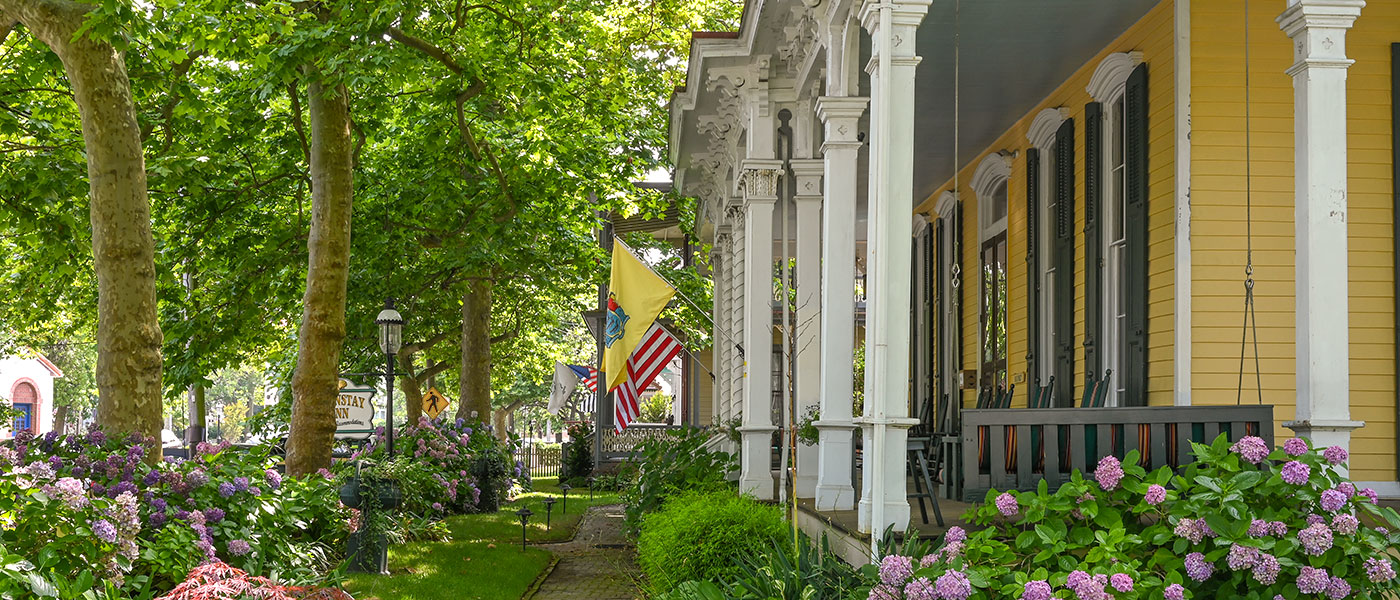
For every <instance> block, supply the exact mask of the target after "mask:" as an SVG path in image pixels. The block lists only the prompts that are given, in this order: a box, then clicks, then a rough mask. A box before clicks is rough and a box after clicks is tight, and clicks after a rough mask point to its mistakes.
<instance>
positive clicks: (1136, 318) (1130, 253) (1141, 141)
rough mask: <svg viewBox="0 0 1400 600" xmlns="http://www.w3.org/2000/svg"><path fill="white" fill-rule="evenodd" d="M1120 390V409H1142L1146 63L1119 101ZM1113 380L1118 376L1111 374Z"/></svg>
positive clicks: (1144, 373) (1144, 383)
mask: <svg viewBox="0 0 1400 600" xmlns="http://www.w3.org/2000/svg"><path fill="white" fill-rule="evenodd" d="M1123 109H1124V119H1123V120H1124V129H1125V131H1124V133H1125V137H1126V138H1127V140H1126V144H1125V147H1124V149H1123V150H1124V156H1123V163H1124V165H1123V167H1124V179H1125V180H1126V181H1125V183H1124V187H1125V188H1127V189H1126V195H1125V198H1124V199H1125V203H1124V204H1125V206H1124V208H1123V215H1124V217H1125V218H1124V224H1123V227H1124V232H1123V233H1124V237H1125V238H1126V239H1125V240H1124V242H1125V249H1124V254H1125V257H1124V263H1125V264H1124V265H1123V274H1124V276H1123V301H1124V305H1123V312H1124V316H1125V317H1126V323H1124V327H1123V329H1124V331H1123V337H1124V338H1125V339H1124V340H1123V342H1124V346H1123V365H1122V371H1123V373H1122V377H1123V390H1124V399H1123V404H1124V405H1125V406H1147V64H1146V63H1143V64H1140V65H1138V66H1137V68H1136V69H1133V73H1132V74H1131V75H1129V76H1128V83H1127V89H1126V95H1125V96H1124V102H1123ZM1114 376H1115V377H1117V376H1118V375H1117V374H1115V375H1114Z"/></svg>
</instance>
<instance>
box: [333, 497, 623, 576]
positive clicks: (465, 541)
mask: <svg viewBox="0 0 1400 600" xmlns="http://www.w3.org/2000/svg"><path fill="white" fill-rule="evenodd" d="M535 490H536V491H535V492H533V493H530V494H526V495H524V496H522V497H521V498H519V499H517V500H516V501H515V502H512V503H510V504H507V505H505V506H503V507H502V508H501V512H498V513H494V514H480V515H458V516H455V517H449V518H448V519H447V525H448V527H449V528H450V529H451V530H452V541H450V542H419V543H412V544H403V545H400V546H394V547H392V548H390V549H389V571H390V573H392V574H391V575H388V576H379V575H355V576H352V577H350V579H349V580H348V581H347V582H346V583H345V590H346V591H348V592H350V593H351V594H353V595H354V596H355V597H356V598H359V599H361V600H367V599H370V598H378V599H381V600H390V599H395V600H399V599H401V600H438V599H443V600H448V599H455V598H462V599H464V600H518V599H519V598H520V597H521V596H523V595H524V594H525V590H527V589H528V588H529V587H530V584H532V583H534V581H535V579H536V578H537V577H538V576H539V574H540V573H542V572H543V571H544V570H545V568H546V567H548V566H549V563H550V561H551V560H552V558H551V555H550V553H549V552H548V551H547V550H544V549H542V548H538V547H534V546H531V547H529V548H527V549H526V550H525V551H524V552H521V551H520V519H519V517H516V516H515V511H517V510H520V507H521V506H527V507H529V508H530V510H531V511H533V512H534V513H535V515H534V516H532V517H530V527H529V535H530V541H531V542H532V543H533V542H539V541H562V540H565V539H568V538H569V536H571V535H573V531H574V528H575V527H576V526H577V525H578V520H579V517H580V516H581V515H582V514H583V510H584V509H585V508H587V507H588V506H590V505H602V504H614V503H616V502H618V497H617V493H616V492H609V493H606V494H605V493H597V494H594V499H593V501H592V502H591V503H590V502H589V500H588V490H587V489H586V488H585V489H580V490H572V491H570V492H569V512H568V514H562V509H563V503H562V502H556V503H555V504H554V515H553V519H552V520H551V521H552V523H551V527H550V529H549V531H545V524H544V521H545V518H544V517H545V508H544V504H543V503H542V502H540V501H541V500H542V499H544V498H545V497H547V496H554V497H556V498H558V497H559V496H560V495H561V492H560V490H559V486H558V485H557V480H556V479H555V478H552V477H551V478H539V479H536V480H535ZM580 492H581V493H580ZM492 545H494V546H495V547H494V548H492V547H491V546H492Z"/></svg>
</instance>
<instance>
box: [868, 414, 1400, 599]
mask: <svg viewBox="0 0 1400 600" xmlns="http://www.w3.org/2000/svg"><path fill="white" fill-rule="evenodd" d="M1192 446H1193V452H1194V453H1195V455H1196V459H1197V462H1196V463H1194V464H1192V465H1189V466H1188V467H1186V469H1185V470H1184V472H1183V473H1181V474H1180V475H1175V474H1173V473H1172V471H1171V470H1169V469H1168V468H1167V467H1162V468H1159V469H1157V470H1156V471H1154V472H1152V473H1147V472H1146V471H1145V470H1144V469H1143V468H1142V467H1139V466H1137V462H1138V453H1137V452H1136V451H1134V452H1129V453H1128V454H1127V456H1126V457H1125V459H1124V461H1123V462H1119V461H1118V460H1117V459H1116V458H1113V457H1111V456H1110V457H1105V458H1104V459H1103V460H1102V461H1100V462H1099V464H1098V468H1097V469H1096V470H1095V472H1094V480H1092V481H1091V480H1086V479H1084V478H1083V477H1082V476H1081V475H1080V474H1078V473H1075V474H1074V475H1073V477H1072V479H1071V481H1070V482H1069V483H1067V484H1065V485H1064V486H1062V487H1061V488H1060V489H1059V490H1058V491H1057V492H1056V493H1054V494H1048V493H1046V486H1045V484H1044V483H1042V484H1041V486H1040V489H1039V490H1037V491H1036V492H1021V493H1017V492H1007V493H1001V494H999V493H996V492H995V491H992V492H989V493H988V494H987V501H986V502H985V503H984V504H982V505H979V506H977V507H974V508H973V509H972V510H970V511H969V514H970V515H971V516H972V519H973V522H974V523H976V524H977V525H979V526H982V527H984V529H982V530H980V531H977V532H976V533H972V534H967V533H965V532H963V531H962V530H961V529H956V528H955V529H953V530H950V531H949V532H948V534H947V536H946V538H945V543H944V545H943V547H942V548H940V549H939V550H938V551H936V552H934V553H932V554H929V555H926V556H919V555H918V554H917V553H907V554H905V555H903V556H901V555H892V556H888V557H886V558H885V559H883V560H882V562H881V564H880V566H879V567H878V568H876V567H874V566H870V567H867V568H866V569H865V573H866V575H867V576H868V577H869V578H870V584H871V585H872V586H874V587H873V588H872V589H871V592H870V597H871V598H877V597H878V598H882V599H884V598H890V599H897V598H901V597H907V598H924V597H929V596H927V595H925V593H926V592H929V590H931V589H933V588H936V590H937V594H938V596H939V597H942V598H953V597H956V598H959V599H966V598H1001V597H1005V598H1015V597H1020V598H1025V599H1028V600H1030V599H1041V600H1043V599H1046V598H1049V597H1050V595H1051V594H1052V593H1053V594H1055V595H1056V596H1057V597H1061V598H1068V597H1077V598H1090V597H1094V598H1099V597H1106V596H1105V594H1111V595H1112V596H1113V597H1115V598H1119V599H1133V598H1153V599H1156V598H1167V599H1168V600H1182V599H1183V598H1197V599H1205V598H1274V597H1276V596H1282V597H1284V598H1290V599H1292V598H1297V597H1299V596H1300V595H1303V596H1307V597H1320V596H1324V595H1325V596H1326V597H1329V598H1334V599H1341V598H1345V597H1348V596H1350V595H1353V594H1354V595H1356V596H1357V597H1361V598H1380V597H1388V596H1390V595H1391V594H1393V593H1394V591H1395V590H1396V589H1397V587H1398V586H1397V581H1396V579H1395V563H1394V559H1393V557H1394V556H1395V555H1396V552H1397V550H1400V534H1397V533H1391V532H1390V531H1388V530H1386V529H1383V528H1379V527H1376V528H1373V527H1367V526H1363V525H1361V524H1360V523H1359V522H1358V513H1360V514H1361V515H1362V516H1366V517H1369V518H1368V519H1367V520H1368V521H1372V522H1384V523H1385V525H1386V526H1387V527H1389V528H1390V529H1400V515H1397V514H1396V512H1395V511H1394V510H1392V509H1389V508H1381V507H1379V506H1377V505H1376V494H1375V492H1374V491H1371V490H1369V489H1363V490H1358V489H1357V488H1356V487H1355V486H1354V484H1352V483H1351V482H1349V481H1347V480H1346V479H1345V478H1344V477H1342V475H1341V472H1340V467H1341V466H1342V465H1343V464H1344V463H1345V460H1346V452H1345V451H1344V450H1342V449H1341V448H1337V447H1332V448H1328V449H1326V450H1325V451H1323V452H1321V453H1319V452H1316V451H1314V450H1313V449H1311V448H1309V447H1308V445H1307V443H1306V442H1305V441H1304V440H1302V439H1297V438H1295V439H1291V440H1288V442H1287V443H1286V444H1284V446H1283V449H1276V450H1272V451H1271V450H1270V449H1269V448H1268V447H1267V445H1265V443H1264V441H1263V440H1261V439H1259V438H1257V437H1245V438H1243V439H1241V440H1240V441H1238V442H1236V443H1235V444H1234V445H1230V444H1229V442H1228V441H1227V440H1226V439H1225V437H1224V436H1221V437H1219V438H1217V439H1216V440H1215V442H1214V443H1213V444H1211V445H1209V446H1206V445H1202V444H1192ZM929 586H933V588H930V587H929ZM929 593H931V592H929Z"/></svg>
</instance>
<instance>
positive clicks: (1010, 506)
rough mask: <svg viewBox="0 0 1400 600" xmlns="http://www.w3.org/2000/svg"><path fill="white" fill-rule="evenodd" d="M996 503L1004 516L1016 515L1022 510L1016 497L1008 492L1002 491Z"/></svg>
mask: <svg viewBox="0 0 1400 600" xmlns="http://www.w3.org/2000/svg"><path fill="white" fill-rule="evenodd" d="M996 505H997V510H999V511H1001V516H1003V517H1013V516H1016V513H1017V512H1018V511H1019V510H1020V507H1019V506H1018V505H1017V503H1016V497H1015V496H1012V495H1011V494H1009V493H1007V492H1002V494H1001V495H1000V496H997V500H996Z"/></svg>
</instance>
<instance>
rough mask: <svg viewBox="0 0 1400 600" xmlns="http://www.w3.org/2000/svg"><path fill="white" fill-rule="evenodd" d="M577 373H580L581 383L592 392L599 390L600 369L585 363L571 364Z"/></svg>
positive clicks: (579, 379)
mask: <svg viewBox="0 0 1400 600" xmlns="http://www.w3.org/2000/svg"><path fill="white" fill-rule="evenodd" d="M569 368H570V369H572V370H573V372H574V374H575V375H578V381H579V383H582V384H583V385H584V386H586V387H587V388H588V391H590V392H597V391H598V369H595V368H593V367H589V366H584V365H569Z"/></svg>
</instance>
